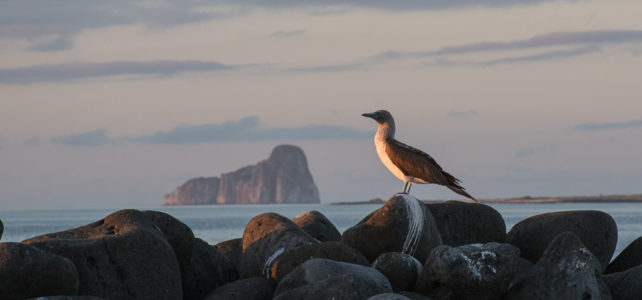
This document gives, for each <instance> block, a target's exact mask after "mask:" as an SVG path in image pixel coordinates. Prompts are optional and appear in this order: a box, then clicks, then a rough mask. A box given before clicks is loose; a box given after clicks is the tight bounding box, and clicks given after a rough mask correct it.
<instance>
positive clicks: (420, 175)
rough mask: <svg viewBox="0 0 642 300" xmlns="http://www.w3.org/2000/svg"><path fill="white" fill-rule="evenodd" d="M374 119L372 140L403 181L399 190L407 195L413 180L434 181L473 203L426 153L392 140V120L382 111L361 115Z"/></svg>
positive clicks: (392, 170)
mask: <svg viewBox="0 0 642 300" xmlns="http://www.w3.org/2000/svg"><path fill="white" fill-rule="evenodd" d="M362 116H364V117H368V118H372V119H373V120H375V121H377V123H378V124H379V128H378V129H377V133H376V134H375V138H374V142H375V146H376V147H377V155H379V159H381V162H382V163H383V164H384V165H385V166H386V168H388V170H390V172H392V174H394V175H395V176H396V177H397V178H399V179H401V180H402V181H403V182H404V187H403V191H402V193H404V194H408V193H409V192H410V187H411V186H412V184H413V183H435V184H440V185H443V186H446V187H447V188H449V189H451V190H452V191H453V192H455V193H457V194H460V195H462V196H465V197H467V198H470V199H472V200H473V201H475V202H477V199H475V198H473V196H471V195H469V194H468V193H467V192H466V189H464V187H462V186H461V185H460V183H461V182H460V181H459V179H457V178H455V176H453V175H450V174H449V173H448V172H446V171H444V170H443V169H442V168H441V166H439V164H437V162H436V161H435V160H434V159H433V158H432V157H431V156H430V155H428V154H427V153H425V152H423V151H421V150H419V149H416V148H413V147H410V146H408V145H406V144H404V143H402V142H400V141H397V140H396V139H395V120H394V119H393V118H392V114H390V113H389V112H388V111H386V110H378V111H376V112H373V113H365V114H362Z"/></svg>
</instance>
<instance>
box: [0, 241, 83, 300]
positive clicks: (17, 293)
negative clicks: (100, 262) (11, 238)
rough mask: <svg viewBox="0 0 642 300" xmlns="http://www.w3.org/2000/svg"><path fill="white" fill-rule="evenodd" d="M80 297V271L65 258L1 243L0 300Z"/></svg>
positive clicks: (26, 247)
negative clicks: (67, 295)
mask: <svg viewBox="0 0 642 300" xmlns="http://www.w3.org/2000/svg"><path fill="white" fill-rule="evenodd" d="M77 293H78V270H76V266H74V264H73V263H72V262H71V261H70V260H69V259H66V258H64V257H62V256H58V255H55V254H53V253H50V252H47V251H44V250H41V249H39V248H36V247H33V246H29V245H23V244H19V243H0V298H2V299H3V300H11V299H18V300H21V299H26V298H31V297H38V296H47V295H59V294H63V295H64V294H69V295H76V294H77Z"/></svg>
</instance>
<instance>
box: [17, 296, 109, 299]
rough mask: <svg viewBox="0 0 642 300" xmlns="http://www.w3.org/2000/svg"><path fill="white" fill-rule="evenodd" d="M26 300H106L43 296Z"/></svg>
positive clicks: (86, 297)
mask: <svg viewBox="0 0 642 300" xmlns="http://www.w3.org/2000/svg"><path fill="white" fill-rule="evenodd" d="M27 300H106V299H105V298H100V297H96V296H45V297H37V298H29V299H27Z"/></svg>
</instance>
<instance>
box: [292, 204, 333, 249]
mask: <svg viewBox="0 0 642 300" xmlns="http://www.w3.org/2000/svg"><path fill="white" fill-rule="evenodd" d="M292 222H294V224H297V225H299V227H301V229H303V231H305V232H307V233H308V234H309V235H311V236H312V237H314V238H315V239H317V240H319V241H320V242H330V241H340V240H341V233H339V230H337V228H336V227H334V224H332V222H330V220H328V218H326V217H325V216H324V215H323V214H322V213H320V212H318V211H316V210H310V211H306V212H304V213H302V214H300V215H298V216H296V217H294V219H292Z"/></svg>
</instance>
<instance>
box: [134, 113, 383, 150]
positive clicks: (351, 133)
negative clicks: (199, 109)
mask: <svg viewBox="0 0 642 300" xmlns="http://www.w3.org/2000/svg"><path fill="white" fill-rule="evenodd" d="M259 125H260V124H259V118H258V117H257V116H250V117H246V118H243V119H240V120H238V121H231V122H225V123H216V124H202V125H181V126H178V127H176V128H173V129H171V130H169V131H158V132H156V133H154V134H151V135H148V136H141V137H137V138H133V139H132V140H133V141H137V142H143V143H157V144H189V143H207V142H229V141H258V140H281V139H291V140H314V139H361V138H370V137H371V135H372V133H371V132H366V131H361V130H357V129H354V128H350V127H344V126H335V125H307V126H302V127H277V128H261V126H259Z"/></svg>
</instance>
